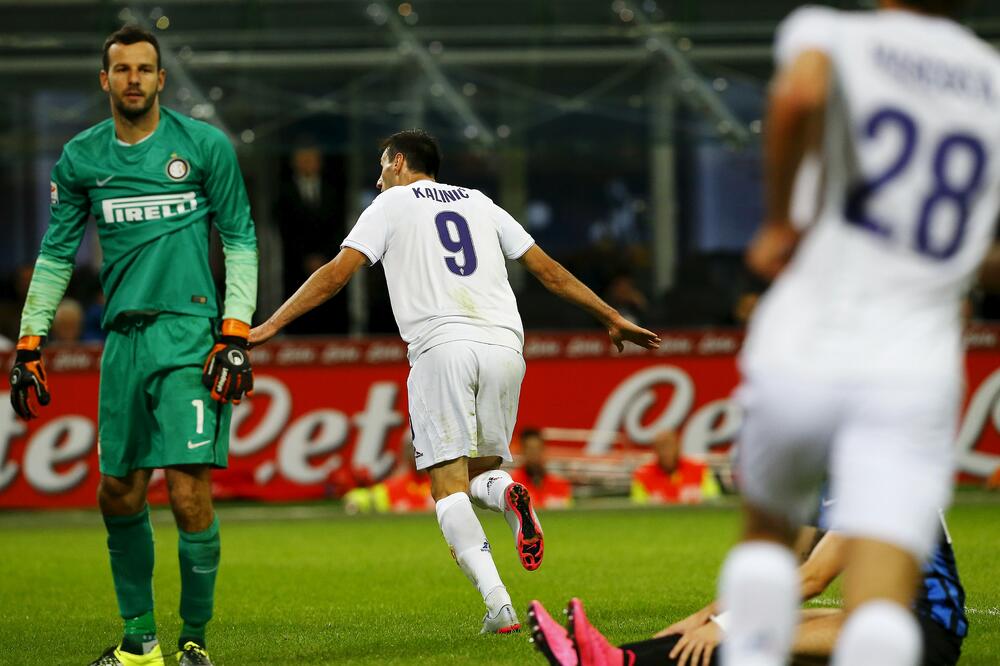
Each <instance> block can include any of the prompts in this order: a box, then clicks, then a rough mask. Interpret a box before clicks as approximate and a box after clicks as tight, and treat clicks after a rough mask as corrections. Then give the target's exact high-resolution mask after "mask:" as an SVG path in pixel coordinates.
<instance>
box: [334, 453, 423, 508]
mask: <svg viewBox="0 0 1000 666" xmlns="http://www.w3.org/2000/svg"><path fill="white" fill-rule="evenodd" d="M344 505H345V508H346V510H347V512H348V513H371V512H372V511H374V512H375V513H411V512H418V511H433V510H434V498H433V497H432V496H431V477H430V475H429V474H428V473H427V472H426V471H425V470H418V469H417V465H416V462H415V461H414V458H413V440H411V439H410V438H409V437H406V438H404V439H403V443H402V446H401V451H400V452H399V459H398V461H397V463H396V469H395V470H393V472H392V474H391V475H389V477H388V478H387V479H386V480H385V481H382V482H381V483H376V484H375V485H373V486H371V487H370V488H364V487H361V488H355V489H353V490H351V491H350V492H348V493H347V494H346V495H345V496H344Z"/></svg>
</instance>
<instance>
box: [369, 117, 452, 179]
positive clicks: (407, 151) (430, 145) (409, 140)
mask: <svg viewBox="0 0 1000 666" xmlns="http://www.w3.org/2000/svg"><path fill="white" fill-rule="evenodd" d="M382 152H383V153H385V152H388V155H389V159H390V160H391V159H394V158H395V157H396V155H399V154H400V153H402V155H403V158H404V159H405V160H406V166H408V167H409V169H410V171H414V172H417V173H425V174H427V175H428V176H431V177H432V178H437V174H438V169H439V168H440V167H441V150H440V148H438V143H437V140H436V139H435V138H434V137H432V136H431V135H430V134H428V133H427V132H425V131H423V130H420V129H410V130H403V131H402V132H396V133H395V134H393V135H392V136H390V137H389V138H388V139H386V140H385V141H383V142H382Z"/></svg>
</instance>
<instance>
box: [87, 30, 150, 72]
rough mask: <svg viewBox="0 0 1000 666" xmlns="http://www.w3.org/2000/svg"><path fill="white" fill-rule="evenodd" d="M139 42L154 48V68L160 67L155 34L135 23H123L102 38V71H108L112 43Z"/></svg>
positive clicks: (126, 43) (127, 43)
mask: <svg viewBox="0 0 1000 666" xmlns="http://www.w3.org/2000/svg"><path fill="white" fill-rule="evenodd" d="M139 42H149V43H150V44H152V45H153V48H154V49H156V69H157V70H159V69H160V43H159V42H158V41H156V35H154V34H153V33H151V32H149V31H148V30H143V29H142V28H140V27H139V26H137V25H133V24H131V23H130V24H128V25H124V26H122V27H121V28H119V29H118V30H115V31H114V32H113V33H111V34H110V35H108V38H107V39H105V40H104V55H103V56H102V58H101V65H102V66H103V68H104V71H105V72H106V71H108V65H109V63H108V50H109V49H110V48H111V45H112V44H124V45H126V46H128V45H129V44H138V43H139Z"/></svg>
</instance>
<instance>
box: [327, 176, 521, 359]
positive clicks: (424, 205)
mask: <svg viewBox="0 0 1000 666" xmlns="http://www.w3.org/2000/svg"><path fill="white" fill-rule="evenodd" d="M534 244H535V241H534V240H533V239H532V238H531V236H530V235H529V234H528V232H527V231H525V230H524V227H522V226H521V225H520V224H518V223H517V221H516V220H515V219H514V218H513V217H511V216H510V215H509V214H508V213H507V212H506V211H504V210H503V209H502V208H500V207H499V206H497V205H496V204H495V203H493V201H492V200H490V198H489V197H487V196H486V195H484V194H483V193H482V192H479V191H478V190H471V189H465V188H461V187H455V186H453V185H446V184H444V183H436V182H434V181H430V180H421V181H417V182H415V183H412V184H410V185H407V186H397V187H392V188H389V189H388V190H386V191H385V192H383V193H382V194H380V195H379V196H378V197H376V198H375V201H373V202H372V204H371V205H370V206H369V207H368V208H367V209H366V210H365V211H364V212H363V213H362V214H361V217H360V218H358V222H357V224H355V225H354V228H353V229H352V230H351V232H350V233H349V234H348V235H347V238H346V239H345V240H344V242H343V244H342V247H350V248H354V249H355V250H357V251H359V252H361V253H363V254H364V255H365V256H366V257H368V261H370V262H371V263H372V264H374V263H375V262H377V261H381V262H382V265H383V266H384V267H385V276H386V281H387V282H388V286H389V299H390V301H391V302H392V313H393V315H394V316H395V317H396V324H397V325H398V326H399V334H400V335H401V336H402V338H403V340H404V341H406V343H407V345H409V351H408V353H407V356H408V358H409V360H410V365H412V364H413V363H414V361H416V359H417V357H418V356H420V354H422V353H423V352H425V351H426V350H428V349H430V348H431V347H434V346H436V345H439V344H441V343H444V342H451V341H454V340H472V341H476V342H484V343H487V344H493V345H501V346H504V347H510V348H511V349H514V350H516V351H518V352H520V351H521V350H522V348H523V346H524V329H523V327H522V325H521V315H520V314H519V313H518V311H517V301H516V300H515V299H514V292H513V290H512V289H511V288H510V283H509V282H508V281H507V265H506V260H507V259H518V258H520V257H521V255H523V254H524V253H525V252H527V251H528V250H529V249H530V248H531V246H532V245H534Z"/></svg>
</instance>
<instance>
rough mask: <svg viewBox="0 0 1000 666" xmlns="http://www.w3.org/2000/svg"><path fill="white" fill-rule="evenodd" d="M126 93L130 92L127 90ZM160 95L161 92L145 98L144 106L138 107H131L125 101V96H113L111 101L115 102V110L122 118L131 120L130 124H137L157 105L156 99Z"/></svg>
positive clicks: (155, 92)
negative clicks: (136, 122)
mask: <svg viewBox="0 0 1000 666" xmlns="http://www.w3.org/2000/svg"><path fill="white" fill-rule="evenodd" d="M125 92H126V93H127V92H129V91H127V90H126V91H125ZM159 94H160V93H159V91H154V92H152V93H151V94H149V95H147V96H146V97H144V98H143V100H142V104H141V105H140V106H138V107H136V106H129V105H128V103H127V102H126V100H125V96H124V95H122V96H121V97H115V96H112V98H111V99H112V101H113V102H114V105H115V110H116V111H118V114H119V115H120V116H122V117H123V118H125V119H126V120H129V121H130V122H135V121H137V120H139V119H141V118H142V117H143V116H145V115H146V114H147V113H149V111H150V109H152V108H153V105H154V104H156V98H157V97H158V96H159Z"/></svg>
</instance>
